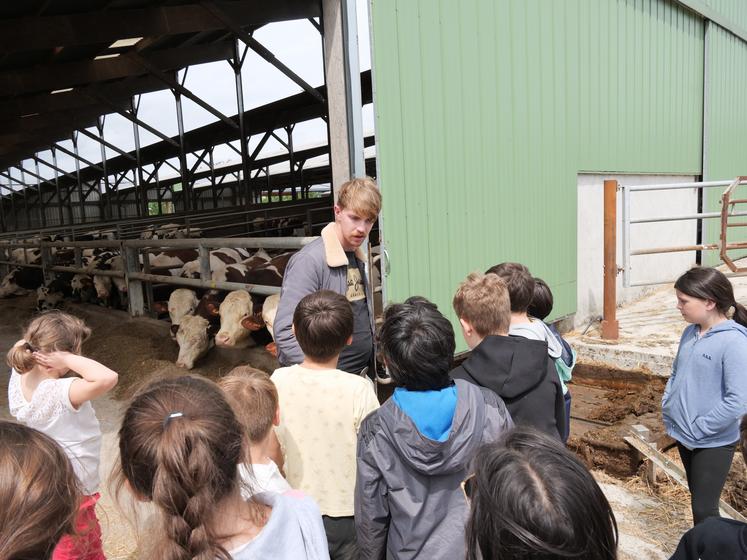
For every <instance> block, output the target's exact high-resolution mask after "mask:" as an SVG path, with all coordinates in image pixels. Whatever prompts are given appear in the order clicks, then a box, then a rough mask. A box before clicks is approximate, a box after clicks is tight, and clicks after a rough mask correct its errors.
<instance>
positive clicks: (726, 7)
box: [703, 0, 747, 29]
mask: <svg viewBox="0 0 747 560" xmlns="http://www.w3.org/2000/svg"><path fill="white" fill-rule="evenodd" d="M703 3H704V4H705V5H706V6H708V7H709V8H711V9H712V10H714V11H716V12H718V13H719V14H721V15H722V16H724V17H725V18H727V19H728V20H729V21H732V22H734V23H736V24H737V25H738V26H740V27H742V28H743V29H747V2H745V0H704V1H703Z"/></svg>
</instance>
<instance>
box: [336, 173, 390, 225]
mask: <svg viewBox="0 0 747 560" xmlns="http://www.w3.org/2000/svg"><path fill="white" fill-rule="evenodd" d="M337 205H338V206H339V207H340V208H343V209H347V210H351V211H353V212H355V213H356V214H360V216H361V217H363V218H370V219H372V220H375V219H376V217H377V216H378V215H379V212H380V211H381V192H380V191H379V188H378V187H377V186H376V182H375V181H374V180H373V179H372V178H371V177H356V178H355V179H351V180H350V181H348V182H346V183H343V185H342V186H341V187H340V192H339V194H338V195H337Z"/></svg>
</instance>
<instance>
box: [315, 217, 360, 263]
mask: <svg viewBox="0 0 747 560" xmlns="http://www.w3.org/2000/svg"><path fill="white" fill-rule="evenodd" d="M335 227H336V226H335V222H332V223H330V224H327V225H326V226H324V229H323V230H322V242H323V243H324V257H325V259H326V260H327V266H330V267H333V268H334V267H337V266H347V265H348V256H347V255H346V254H345V249H343V248H342V244H341V243H340V240H339V239H338V238H337V231H336V230H335ZM355 256H356V258H357V259H358V260H360V261H365V260H366V259H365V257H364V255H363V250H362V249H361V248H360V247H357V248H356V249H355Z"/></svg>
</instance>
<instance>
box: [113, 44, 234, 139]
mask: <svg viewBox="0 0 747 560" xmlns="http://www.w3.org/2000/svg"><path fill="white" fill-rule="evenodd" d="M127 56H128V57H129V58H130V59H132V60H134V61H136V62H137V63H138V64H139V65H140V66H142V67H143V68H144V69H145V70H147V71H148V72H149V73H150V74H152V75H153V76H154V77H156V78H158V79H159V80H161V81H162V82H163V83H164V84H166V85H167V86H168V87H170V88H171V89H172V90H174V91H176V92H178V93H179V94H180V95H183V96H184V97H186V98H187V99H189V100H191V101H193V102H194V103H196V104H197V105H198V106H200V107H202V108H203V109H205V110H206V111H207V112H208V113H210V114H212V115H213V116H215V117H218V119H220V120H221V121H223V122H224V123H226V124H227V125H228V126H230V127H231V128H234V129H238V128H239V127H238V125H237V124H236V122H234V121H233V119H230V118H229V117H227V116H226V115H224V114H223V113H221V112H220V111H219V110H218V109H216V108H215V107H213V106H212V105H210V104H209V103H207V102H206V101H204V100H203V99H201V98H200V97H199V96H197V95H195V94H194V93H192V92H191V91H190V90H188V89H187V88H185V87H184V85H183V84H180V83H179V82H178V81H177V80H175V79H173V78H171V77H170V76H169V75H168V74H166V73H165V72H163V71H162V70H161V69H160V68H158V67H157V66H156V65H155V64H153V63H152V62H150V61H149V60H148V59H146V58H145V57H143V56H142V55H141V54H139V53H131V54H129V55H127ZM224 58H227V57H224ZM190 64H197V63H194V62H190Z"/></svg>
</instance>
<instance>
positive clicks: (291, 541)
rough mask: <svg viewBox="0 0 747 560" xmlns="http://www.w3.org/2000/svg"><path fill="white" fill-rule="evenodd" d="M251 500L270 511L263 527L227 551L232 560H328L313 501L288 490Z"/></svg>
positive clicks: (325, 539)
mask: <svg viewBox="0 0 747 560" xmlns="http://www.w3.org/2000/svg"><path fill="white" fill-rule="evenodd" d="M255 498H256V499H257V500H259V501H260V502H262V503H264V504H267V505H268V506H270V507H271V508H272V513H271V514H270V519H269V520H268V521H267V525H265V526H264V527H263V528H262V531H260V533H259V535H257V536H256V537H255V538H254V539H253V540H251V541H250V542H248V543H247V544H245V545H243V546H241V547H239V548H237V549H235V550H232V551H230V552H231V557H232V558H233V559H234V560H260V559H262V560H264V559H265V558H272V559H273V560H329V548H328V545H327V535H326V534H325V532H324V525H323V524H322V515H321V513H319V508H318V507H317V505H316V503H315V502H314V500H312V499H311V498H310V497H308V496H306V495H305V494H303V493H301V492H298V491H295V490H291V491H290V492H286V493H284V494H275V493H274V492H264V493H261V494H256V495H255Z"/></svg>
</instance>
